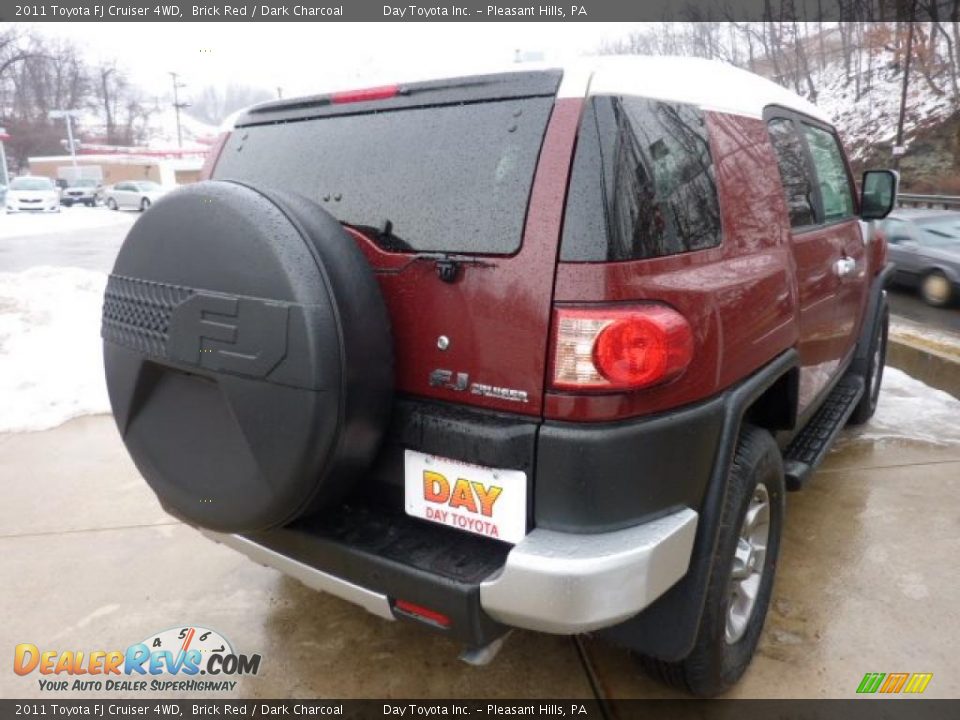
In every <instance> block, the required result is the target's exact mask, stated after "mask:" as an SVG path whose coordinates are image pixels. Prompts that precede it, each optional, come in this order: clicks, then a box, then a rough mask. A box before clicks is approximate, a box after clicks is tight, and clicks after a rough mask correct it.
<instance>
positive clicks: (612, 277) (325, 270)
mask: <svg viewBox="0 0 960 720" xmlns="http://www.w3.org/2000/svg"><path fill="white" fill-rule="evenodd" d="M206 172H207V177H209V178H210V179H208V180H206V181H204V182H200V183H198V184H196V185H192V186H189V187H185V188H182V189H179V190H177V191H175V192H174V193H171V194H170V195H168V196H166V197H164V198H162V199H160V200H158V201H157V202H156V204H155V205H154V207H153V208H152V209H151V211H150V212H149V213H146V214H145V215H144V216H143V217H141V218H140V219H139V220H138V221H137V223H136V224H135V225H134V226H133V228H132V229H131V231H130V233H129V235H128V237H127V239H126V242H125V243H124V246H123V248H122V250H121V251H120V254H119V256H118V258H117V261H116V266H115V268H114V271H113V273H112V275H111V276H110V279H109V283H108V286H107V291H106V297H105V302H104V310H103V327H102V334H103V339H104V354H105V363H106V373H107V379H108V385H109V390H110V397H111V401H112V404H113V409H114V414H115V416H116V421H117V425H118V427H119V430H120V433H121V435H122V436H123V439H124V442H125V443H126V445H127V447H128V449H129V451H130V454H131V455H132V457H133V459H134V461H135V462H136V464H137V467H138V468H139V469H140V471H141V473H142V474H143V476H144V478H145V479H146V480H147V482H148V483H149V484H150V486H151V487H152V488H153V490H154V491H155V492H156V494H157V496H158V497H159V499H160V501H161V502H162V503H163V505H164V507H165V508H166V509H167V510H168V511H169V512H170V513H171V514H173V515H175V516H177V517H178V518H181V519H182V520H184V521H185V522H187V523H190V524H192V525H194V526H196V527H198V528H200V529H202V530H203V531H204V532H206V533H208V534H209V535H210V536H211V537H213V538H215V539H216V540H218V541H220V542H223V543H225V544H227V545H229V546H231V547H234V548H236V549H238V550H240V551H241V552H243V553H246V554H247V555H249V556H250V557H251V558H253V559H254V560H256V561H257V562H260V563H263V564H265V565H270V566H273V567H275V568H278V569H279V570H281V571H283V572H286V573H289V574H290V575H292V576H294V577H296V578H298V579H300V580H301V581H303V582H304V583H306V584H307V585H309V586H311V587H314V588H317V589H319V590H323V591H325V592H329V593H331V594H333V595H336V596H338V597H341V598H344V599H346V600H349V601H351V602H354V603H357V604H359V605H362V606H363V607H364V608H366V609H367V610H369V611H370V612H372V613H374V614H376V615H379V616H381V617H383V618H385V619H387V620H396V619H400V620H403V621H410V622H415V623H419V624H420V625H422V626H424V627H426V628H429V629H431V630H434V631H437V632H441V633H445V634H446V635H449V636H451V637H453V638H456V639H459V640H460V641H462V642H463V644H464V646H465V648H466V650H465V653H464V659H466V660H468V661H471V662H477V663H481V662H485V661H487V660H489V659H490V658H491V657H492V655H493V654H494V653H493V651H494V650H495V649H496V648H498V647H499V645H500V641H501V639H502V638H503V636H504V634H505V633H506V632H507V630H508V629H509V628H510V627H520V628H527V629H531V630H537V631H542V632H548V633H558V634H574V633H583V632H595V633H599V634H600V635H602V636H604V637H607V638H609V639H611V640H612V641H614V642H617V643H620V644H622V645H625V646H626V647H628V648H631V649H633V650H635V651H636V652H637V653H638V654H640V655H641V656H642V658H643V659H644V663H645V665H646V666H647V667H648V668H650V669H652V670H653V671H654V672H655V673H657V674H659V675H660V676H662V678H664V679H665V680H667V681H669V682H671V683H673V684H676V685H678V686H680V687H682V688H685V689H687V690H689V691H690V692H693V693H695V694H698V695H712V694H716V693H718V692H721V691H723V690H724V689H726V688H727V687H729V686H730V685H731V684H732V683H734V682H735V681H736V680H737V679H738V678H739V677H740V675H741V674H742V673H743V671H744V670H745V668H746V666H747V664H748V663H749V660H750V658H751V656H752V654H753V652H754V649H755V647H756V644H757V640H758V637H759V635H760V632H761V629H762V626H763V621H764V616H765V614H766V610H767V606H768V604H769V601H770V595H771V588H772V584H773V578H774V571H775V568H776V560H777V554H778V551H779V548H780V539H781V535H782V531H783V522H784V491H785V489H796V488H799V487H800V486H801V485H802V484H803V482H804V480H805V479H807V478H808V477H809V476H810V474H811V472H812V471H813V469H814V468H815V467H816V466H817V464H818V463H819V462H820V460H821V459H822V458H823V456H824V455H825V453H826V452H827V450H828V449H829V447H830V445H831V443H832V441H833V439H834V438H835V437H836V435H837V433H838V432H839V431H840V429H841V428H842V427H843V426H844V425H845V424H846V423H848V422H857V423H861V422H864V421H866V420H867V419H868V418H869V417H870V415H871V414H872V413H873V409H874V407H875V404H876V401H877V395H878V392H879V387H880V380H881V374H882V371H883V364H884V353H885V348H886V334H887V317H888V312H887V305H886V300H885V295H884V291H883V285H884V282H885V280H886V278H887V277H888V275H889V271H888V269H887V267H886V266H885V248H884V245H883V241H882V239H879V236H873V237H871V235H870V234H869V233H868V232H867V230H868V227H869V226H868V225H867V224H866V223H865V222H863V221H864V220H872V219H878V218H881V217H883V216H884V215H886V214H887V212H889V210H890V208H891V207H892V205H893V202H894V195H895V191H896V176H895V175H894V174H893V173H891V172H889V171H876V172H870V173H867V174H866V175H865V177H864V179H863V188H864V193H863V195H862V197H860V198H858V197H857V196H856V194H855V185H854V180H853V178H852V176H851V173H850V168H849V165H848V163H847V161H846V158H845V156H844V152H843V149H842V146H841V144H840V142H839V140H838V138H837V134H836V132H835V130H834V129H833V128H832V127H831V125H830V123H829V121H828V119H827V118H826V117H825V116H824V115H823V114H822V113H821V112H820V111H819V110H818V109H817V108H816V107H815V106H813V105H811V104H809V103H808V102H806V101H804V100H803V99H801V98H799V97H797V96H795V95H793V94H792V93H790V92H788V91H787V90H784V89H783V88H781V87H779V86H778V85H775V84H773V83H771V82H768V81H766V80H764V79H761V78H759V77H757V76H755V75H752V74H749V73H746V72H743V71H741V70H737V69H734V68H732V67H729V66H726V65H721V64H714V63H710V62H706V61H699V60H692V59H666V58H661V59H657V58H620V59H607V60H593V61H590V62H589V64H585V65H582V66H578V67H572V68H566V69H562V70H561V69H552V70H537V71H528V70H524V69H522V68H520V69H518V71H516V72H509V73H504V74H498V75H485V76H475V77H461V78H454V79H448V80H435V81H429V82H417V83H411V84H406V85H396V86H386V87H375V88H370V89H365V90H359V91H351V92H339V93H332V94H327V95H317V96H312V97H304V98H298V99H291V100H288V99H283V100H279V101H276V102H270V103H267V104H264V105H258V106H255V107H253V108H251V109H249V110H247V111H246V112H244V113H243V114H241V115H240V116H239V117H238V118H236V121H235V124H234V125H233V127H232V129H231V131H230V132H229V133H227V134H225V135H224V136H223V137H222V139H221V142H220V143H219V145H218V146H217V148H216V149H215V151H214V152H213V153H212V156H211V158H210V160H209V161H208V167H207V169H206Z"/></svg>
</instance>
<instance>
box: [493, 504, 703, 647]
mask: <svg viewBox="0 0 960 720" xmlns="http://www.w3.org/2000/svg"><path fill="white" fill-rule="evenodd" d="M696 531H697V513H695V512H694V511H693V510H690V509H689V508H684V509H683V510H680V511H678V512H675V513H672V514H670V515H666V516H664V517H661V518H658V519H656V520H651V521H650V522H646V523H643V524H642V525H637V526H635V527H632V528H627V529H625V530H615V531H613V532H608V533H596V534H591V535H580V534H573V533H562V532H556V531H553V530H540V529H538V530H534V531H533V532H531V533H530V534H529V535H527V536H526V537H525V538H524V539H523V540H522V541H521V542H520V543H519V544H517V545H516V546H515V547H514V548H513V550H511V551H510V554H509V555H508V556H507V562H506V564H505V565H504V566H503V570H502V571H501V572H499V573H498V574H497V575H496V576H495V577H492V578H488V579H487V580H485V581H484V582H483V583H482V584H481V585H480V604H481V605H482V606H483V609H484V610H485V611H486V612H487V614H489V615H490V616H491V617H492V618H494V619H495V620H498V621H500V622H502V623H504V624H506V625H512V626H514V627H522V628H527V629H529V630H539V631H541V632H548V633H557V634H564V635H567V634H574V633H580V632H587V631H590V630H597V629H599V628H604V627H610V626H611V625H616V624H617V623H620V622H622V621H623V620H626V619H628V618H631V617H633V616H634V615H636V614H637V613H639V612H640V611H641V610H643V609H644V608H646V607H647V606H648V605H650V603H652V602H653V601H654V600H656V599H657V598H658V597H660V596H661V595H662V594H663V593H665V592H666V591H667V590H669V589H670V587H671V586H672V585H673V584H674V583H676V582H677V581H678V580H679V579H680V578H682V577H683V576H684V574H685V573H686V572H687V568H688V567H689V565H690V554H691V552H692V551H693V540H694V537H695V536H696Z"/></svg>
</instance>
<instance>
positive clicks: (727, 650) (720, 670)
mask: <svg viewBox="0 0 960 720" xmlns="http://www.w3.org/2000/svg"><path fill="white" fill-rule="evenodd" d="M761 485H762V486H763V487H764V488H765V489H766V496H767V498H768V508H769V531H768V538H767V545H766V553H765V555H764V558H763V562H762V563H760V566H761V567H762V572H761V573H760V577H759V580H758V589H757V593H756V600H755V601H754V603H753V606H752V611H751V612H750V613H749V615H748V616H747V619H746V621H745V624H744V625H743V629H742V635H739V636H737V637H736V639H734V640H733V641H732V642H731V641H728V637H727V633H728V627H727V622H728V613H729V609H730V603H731V597H732V596H731V581H732V576H733V564H734V553H735V551H736V550H737V548H738V541H739V539H740V532H741V528H743V527H744V518H745V516H746V513H747V510H748V509H750V508H751V502H752V501H753V500H754V498H755V496H756V495H757V494H759V492H760V486H761ZM784 498H785V486H784V476H783V462H782V459H781V456H780V450H779V448H778V447H777V443H776V441H775V440H774V439H773V436H772V435H771V434H770V433H769V432H767V431H766V430H762V429H760V428H757V427H753V426H751V425H745V426H744V427H743V429H742V430H741V432H740V438H739V441H738V442H737V448H736V452H735V455H734V459H733V463H732V465H731V467H730V473H729V480H728V485H727V492H726V497H725V498H724V505H723V510H722V517H721V521H720V535H719V537H718V539H717V549H716V553H715V554H714V557H713V561H712V564H711V569H710V582H709V585H708V587H707V597H706V603H705V606H704V611H703V615H702V617H701V618H700V627H699V629H698V631H697V637H696V641H695V642H694V646H693V650H692V651H691V653H690V655H688V656H687V657H686V658H684V659H683V660H680V661H679V662H665V661H662V660H658V659H656V658H650V657H641V658H640V660H641V664H642V666H643V667H644V669H645V670H646V671H647V672H648V673H649V674H651V675H653V676H654V677H655V678H657V679H659V680H660V681H661V682H664V683H666V684H668V685H671V686H673V687H676V688H678V689H680V690H683V691H685V692H689V693H691V694H693V695H696V696H698V697H714V696H716V695H719V694H721V693H723V692H724V691H726V690H728V689H729V688H730V687H732V686H733V685H734V684H735V683H736V682H737V681H738V680H739V679H740V677H741V676H742V675H743V673H744V672H745V671H746V669H747V666H748V665H749V664H750V661H751V659H752V658H753V654H754V651H755V650H756V647H757V643H758V641H759V640H760V633H761V631H762V630H763V623H764V620H765V618H766V615H767V608H768V607H769V605H770V597H771V594H772V592H773V581H774V576H775V574H776V567H777V557H778V555H779V552H780V538H781V535H782V533H783V519H784V506H785V502H784Z"/></svg>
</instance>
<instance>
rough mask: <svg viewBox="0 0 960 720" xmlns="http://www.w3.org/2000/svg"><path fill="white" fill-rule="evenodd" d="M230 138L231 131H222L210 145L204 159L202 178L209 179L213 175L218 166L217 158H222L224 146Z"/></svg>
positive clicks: (201, 171)
mask: <svg viewBox="0 0 960 720" xmlns="http://www.w3.org/2000/svg"><path fill="white" fill-rule="evenodd" d="M229 138H230V133H229V132H222V133H220V135H218V136H217V141H216V142H215V143H214V144H213V145H211V146H210V150H209V152H207V157H206V158H205V159H204V161H203V167H201V168H200V179H201V180H209V179H210V178H211V177H212V176H213V169H214V168H215V167H216V166H217V160H218V159H219V158H220V153H221V152H223V146H224V145H226V144H227V140H228V139H229Z"/></svg>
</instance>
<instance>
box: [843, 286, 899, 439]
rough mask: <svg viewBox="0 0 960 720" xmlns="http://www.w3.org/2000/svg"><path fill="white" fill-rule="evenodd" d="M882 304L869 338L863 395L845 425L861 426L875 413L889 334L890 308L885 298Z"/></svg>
mask: <svg viewBox="0 0 960 720" xmlns="http://www.w3.org/2000/svg"><path fill="white" fill-rule="evenodd" d="M882 303H883V304H882V306H881V308H880V313H879V317H878V318H877V320H876V328H875V329H874V331H873V334H872V335H871V336H870V348H869V350H868V351H867V358H868V362H867V375H866V377H864V391H863V395H862V396H861V397H860V402H859V403H857V407H856V408H854V410H853V413H852V414H851V415H850V419H849V420H847V425H863V424H864V423H865V422H867V420H869V419H870V418H872V417H873V414H874V413H875V412H876V411H877V401H878V400H879V398H880V386H881V384H882V383H883V368H884V367H885V366H886V364H887V336H888V335H889V333H890V308H889V307H888V306H887V301H886V299H885V298H884V299H883V301H882Z"/></svg>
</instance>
